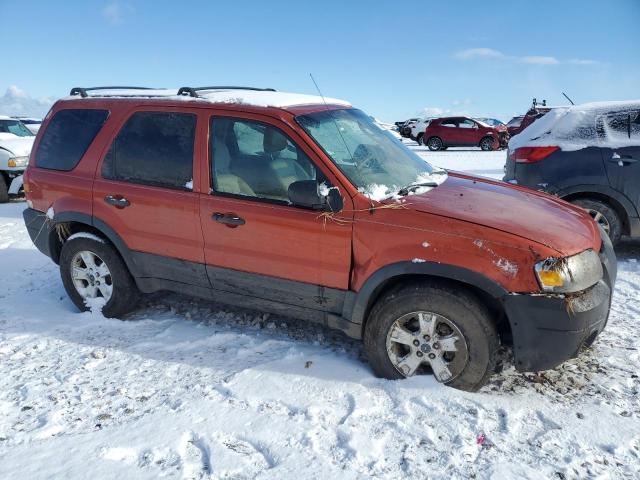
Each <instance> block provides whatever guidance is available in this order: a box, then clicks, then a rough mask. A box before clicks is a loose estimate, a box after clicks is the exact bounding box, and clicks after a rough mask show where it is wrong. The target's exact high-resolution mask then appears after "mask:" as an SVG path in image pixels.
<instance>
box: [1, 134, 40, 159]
mask: <svg viewBox="0 0 640 480" xmlns="http://www.w3.org/2000/svg"><path fill="white" fill-rule="evenodd" d="M35 139H36V137H35V136H34V137H18V136H17V135H14V134H13V133H0V148H4V149H5V150H9V151H10V152H11V153H13V154H14V155H15V156H16V157H24V156H27V155H29V154H30V153H31V147H33V141H34V140H35Z"/></svg>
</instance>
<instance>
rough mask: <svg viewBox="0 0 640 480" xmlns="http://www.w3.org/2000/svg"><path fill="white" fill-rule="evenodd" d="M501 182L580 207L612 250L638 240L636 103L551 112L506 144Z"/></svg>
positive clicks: (639, 128) (639, 127) (639, 111)
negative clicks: (599, 228)
mask: <svg viewBox="0 0 640 480" xmlns="http://www.w3.org/2000/svg"><path fill="white" fill-rule="evenodd" d="M504 180H505V181H507V182H510V183H517V184H519V185H524V186H527V187H530V188H534V189H536V190H542V191H545V192H547V193H551V194H554V195H557V196H559V197H561V198H563V199H565V200H567V201H569V202H571V203H574V204H576V205H579V206H581V207H584V208H585V209H587V210H588V211H589V213H591V215H592V216H593V218H594V219H595V220H596V221H597V222H598V223H599V224H600V225H601V226H602V227H603V228H604V230H605V231H606V232H607V233H608V234H609V236H610V238H611V240H612V242H613V243H614V244H615V243H616V242H618V241H619V240H620V237H621V236H622V235H630V236H634V237H640V219H639V217H640V215H639V211H640V101H631V102H598V103H590V104H584V105H575V106H572V107H563V108H558V109H553V110H552V111H551V113H547V114H546V115H545V116H544V117H542V118H541V119H538V120H537V121H536V122H535V123H534V124H533V125H531V126H530V127H529V128H527V129H526V130H524V131H523V132H522V133H521V134H520V135H518V136H517V137H515V138H513V139H511V141H510V142H509V153H508V159H507V163H506V165H505V177H504Z"/></svg>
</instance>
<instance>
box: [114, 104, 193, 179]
mask: <svg viewBox="0 0 640 480" xmlns="http://www.w3.org/2000/svg"><path fill="white" fill-rule="evenodd" d="M195 130H196V116H195V115H193V114H189V113H174V112H137V113H134V114H133V115H132V116H131V117H130V118H129V120H127V123H125V124H124V126H123V127H122V129H121V130H120V132H119V133H118V136H117V137H116V138H115V140H114V141H113V143H112V144H111V148H110V149H109V152H108V153H107V155H106V157H105V159H104V162H103V164H102V176H103V177H104V178H108V179H112V180H121V181H124V182H131V183H140V184H143V185H152V186H158V187H167V188H176V189H184V190H187V189H190V185H191V181H192V179H193V144H194V139H195Z"/></svg>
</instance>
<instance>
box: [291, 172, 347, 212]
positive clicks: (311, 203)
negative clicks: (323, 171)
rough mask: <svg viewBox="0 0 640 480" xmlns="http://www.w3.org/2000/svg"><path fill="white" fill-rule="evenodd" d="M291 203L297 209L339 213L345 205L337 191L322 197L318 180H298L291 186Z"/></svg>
mask: <svg viewBox="0 0 640 480" xmlns="http://www.w3.org/2000/svg"><path fill="white" fill-rule="evenodd" d="M287 193H288V195H289V201H290V202H291V203H292V204H293V205H295V206H296V207H304V208H311V209H313V210H328V211H333V212H339V211H340V210H342V207H343V203H342V197H341V196H340V194H339V192H338V190H337V189H331V190H329V195H327V196H322V195H320V192H319V191H318V182H317V181H316V180H298V181H297V182H293V183H292V184H291V185H289V191H288V192H287Z"/></svg>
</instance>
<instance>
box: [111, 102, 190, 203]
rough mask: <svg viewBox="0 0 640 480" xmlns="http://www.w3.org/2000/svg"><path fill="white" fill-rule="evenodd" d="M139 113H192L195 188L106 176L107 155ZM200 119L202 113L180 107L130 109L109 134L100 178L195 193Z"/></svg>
mask: <svg viewBox="0 0 640 480" xmlns="http://www.w3.org/2000/svg"><path fill="white" fill-rule="evenodd" d="M139 113H155V114H179V115H190V116H192V117H194V119H195V123H194V127H193V150H192V155H191V181H192V182H193V188H188V187H186V186H177V185H167V184H160V183H156V182H153V181H131V180H126V179H122V178H111V177H106V176H105V175H104V167H105V164H106V163H105V161H106V159H107V155H109V152H110V151H111V147H112V146H113V144H114V143H115V142H116V140H117V139H118V136H119V135H120V133H121V132H122V130H123V129H124V128H125V126H126V125H127V123H128V122H129V120H131V118H133V117H134V115H136V114H139ZM199 119H200V115H199V114H198V113H197V112H195V111H188V110H180V109H173V108H144V107H143V108H134V109H132V110H130V111H129V112H127V113H126V114H125V115H123V117H122V119H121V122H120V125H118V126H117V128H116V129H115V130H114V131H113V133H112V134H111V135H110V136H109V139H110V141H108V142H107V144H106V148H105V149H104V150H103V152H102V154H101V159H100V164H99V171H100V178H101V179H102V180H106V181H109V182H119V183H124V184H127V185H140V186H144V187H151V188H162V189H167V190H172V191H176V192H184V193H189V192H193V193H195V189H196V185H195V180H196V172H197V170H198V156H199V153H198V129H199V121H200V120H199Z"/></svg>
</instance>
